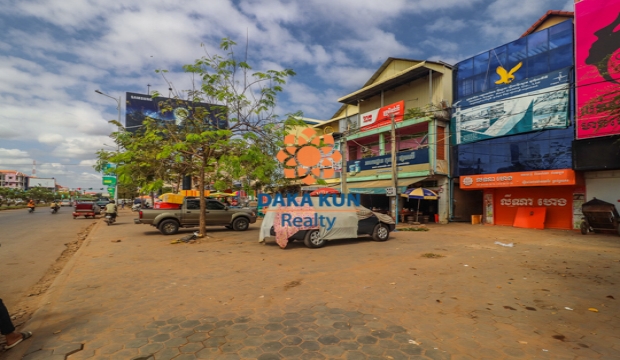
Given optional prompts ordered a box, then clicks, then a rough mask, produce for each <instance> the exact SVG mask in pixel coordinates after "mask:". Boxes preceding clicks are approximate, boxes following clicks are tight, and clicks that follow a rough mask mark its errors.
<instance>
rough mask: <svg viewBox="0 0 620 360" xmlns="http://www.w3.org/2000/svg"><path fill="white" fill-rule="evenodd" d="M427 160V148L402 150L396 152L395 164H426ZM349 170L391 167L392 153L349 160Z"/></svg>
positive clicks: (358, 170) (357, 170)
mask: <svg viewBox="0 0 620 360" xmlns="http://www.w3.org/2000/svg"><path fill="white" fill-rule="evenodd" d="M428 161H429V154H428V148H426V149H418V150H411V151H402V152H399V153H397V154H396V165H397V166H399V167H400V166H407V165H415V164H427V163H428ZM347 166H348V167H349V171H350V172H360V171H365V170H378V169H391V168H392V155H381V156H374V157H370V158H366V159H360V160H351V161H348V162H347Z"/></svg>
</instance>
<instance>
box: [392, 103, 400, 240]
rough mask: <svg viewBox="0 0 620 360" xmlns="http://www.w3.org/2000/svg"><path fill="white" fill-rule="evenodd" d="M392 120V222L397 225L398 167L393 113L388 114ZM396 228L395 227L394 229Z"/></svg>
mask: <svg viewBox="0 0 620 360" xmlns="http://www.w3.org/2000/svg"><path fill="white" fill-rule="evenodd" d="M390 119H391V120H392V121H391V123H392V134H391V135H392V180H393V183H394V192H395V196H394V222H395V223H396V225H398V167H397V164H396V121H394V114H391V115H390ZM395 230H396V229H395Z"/></svg>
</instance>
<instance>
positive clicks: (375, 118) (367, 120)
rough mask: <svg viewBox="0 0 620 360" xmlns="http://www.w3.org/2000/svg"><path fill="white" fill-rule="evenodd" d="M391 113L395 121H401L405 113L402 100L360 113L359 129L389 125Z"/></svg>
mask: <svg viewBox="0 0 620 360" xmlns="http://www.w3.org/2000/svg"><path fill="white" fill-rule="evenodd" d="M392 115H394V121H395V122H401V121H403V117H404V115H405V101H404V100H401V101H399V102H395V103H393V104H390V105H387V106H384V107H381V108H379V109H376V110H373V111H369V112H365V113H363V114H361V115H360V120H359V121H360V124H359V128H360V130H361V131H366V130H370V129H376V128H378V127H381V126H385V125H389V124H390V123H391V121H392Z"/></svg>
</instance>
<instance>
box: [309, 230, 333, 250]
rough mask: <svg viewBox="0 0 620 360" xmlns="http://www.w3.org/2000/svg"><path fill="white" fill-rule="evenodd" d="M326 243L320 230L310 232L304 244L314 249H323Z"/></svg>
mask: <svg viewBox="0 0 620 360" xmlns="http://www.w3.org/2000/svg"><path fill="white" fill-rule="evenodd" d="M326 242H327V241H325V239H321V234H320V233H319V231H318V230H309V231H308V232H307V233H306V238H305V239H304V244H306V246H307V247H309V248H312V249H316V248H320V247H323V246H325V243H326Z"/></svg>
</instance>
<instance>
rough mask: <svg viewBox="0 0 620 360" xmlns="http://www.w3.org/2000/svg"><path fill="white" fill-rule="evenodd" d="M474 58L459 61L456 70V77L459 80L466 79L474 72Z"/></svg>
mask: <svg viewBox="0 0 620 360" xmlns="http://www.w3.org/2000/svg"><path fill="white" fill-rule="evenodd" d="M473 71H474V59H473V58H472V59H468V60H465V61H463V62H462V63H459V66H458V68H457V70H456V77H457V79H459V80H462V79H466V78H468V77H470V76H472V75H473V74H474V72H473Z"/></svg>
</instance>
